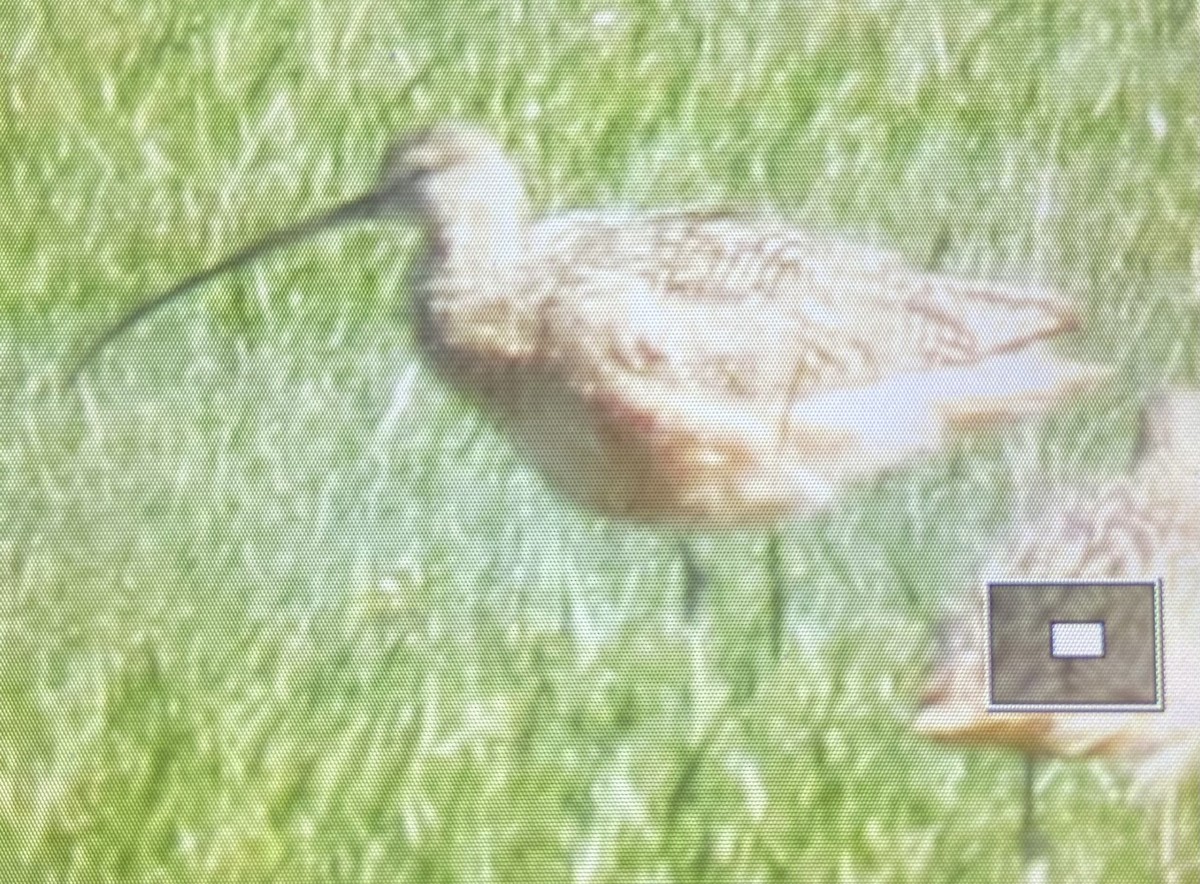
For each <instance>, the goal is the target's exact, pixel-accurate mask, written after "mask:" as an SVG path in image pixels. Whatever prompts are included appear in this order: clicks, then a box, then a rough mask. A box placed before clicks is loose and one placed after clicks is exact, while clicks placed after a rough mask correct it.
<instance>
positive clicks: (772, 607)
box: [767, 528, 785, 661]
mask: <svg viewBox="0 0 1200 884" xmlns="http://www.w3.org/2000/svg"><path fill="white" fill-rule="evenodd" d="M779 543H780V541H779V529H778V528H772V529H771V536H770V538H769V539H768V540H767V584H768V587H769V591H770V597H769V598H768V600H767V605H768V617H769V618H770V625H769V629H770V641H771V660H772V661H775V660H778V659H779V649H780V646H781V644H782V642H783V609H784V602H785V598H784V596H785V591H784V590H785V587H784V582H783V559H782V557H781V555H780V549H779Z"/></svg>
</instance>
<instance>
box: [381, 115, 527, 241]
mask: <svg viewBox="0 0 1200 884" xmlns="http://www.w3.org/2000/svg"><path fill="white" fill-rule="evenodd" d="M375 193H376V196H377V199H378V203H377V206H378V209H377V211H378V212H379V214H396V215H405V216H412V215H416V216H417V217H419V218H422V219H424V220H428V221H430V222H431V223H453V224H461V223H469V222H472V221H474V222H477V223H485V224H496V223H502V222H503V219H504V218H506V217H508V218H511V219H513V220H514V221H519V220H520V219H521V217H522V216H523V214H524V211H525V188H524V185H523V183H522V181H521V176H520V174H519V173H518V172H517V170H516V169H515V168H514V166H513V164H512V163H511V162H510V161H509V159H508V157H507V156H505V153H504V150H503V148H502V147H501V146H500V144H499V143H498V142H497V141H496V140H495V139H494V138H492V137H491V136H490V135H488V134H487V133H485V132H483V131H481V130H479V129H476V128H475V127H473V126H469V125H466V124H462V123H447V124H441V125H438V126H434V127H432V128H430V129H427V130H425V131H423V132H420V133H418V134H416V135H414V136H411V137H409V138H406V139H404V140H402V141H399V142H397V143H396V144H395V145H393V146H392V148H391V149H390V150H389V151H388V152H387V154H386V155H385V157H384V159H383V163H382V165H381V168H380V173H379V183H378V185H377V187H376V191H375Z"/></svg>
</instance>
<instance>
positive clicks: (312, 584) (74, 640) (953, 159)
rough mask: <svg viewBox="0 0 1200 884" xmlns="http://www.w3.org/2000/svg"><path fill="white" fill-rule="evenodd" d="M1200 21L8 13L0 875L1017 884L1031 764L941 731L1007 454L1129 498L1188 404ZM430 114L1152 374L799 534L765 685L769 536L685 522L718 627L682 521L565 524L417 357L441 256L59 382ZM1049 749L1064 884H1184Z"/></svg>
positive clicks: (788, 550) (1010, 461)
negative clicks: (655, 527) (925, 716)
mask: <svg viewBox="0 0 1200 884" xmlns="http://www.w3.org/2000/svg"><path fill="white" fill-rule="evenodd" d="M1198 36H1200V33H1198V30H1197V19H1196V11H1195V8H1194V5H1193V4H1192V3H1191V2H1181V0H1159V2H1115V0H1070V2H1067V0H1063V2H1057V3H1056V2H1043V3H1038V4H1033V3H1029V4H1024V3H1019V2H1010V3H1007V4H1002V3H983V2H971V3H961V4H946V5H945V6H933V5H930V4H908V3H899V2H896V3H888V2H874V3H862V4H846V3H839V2H833V0H822V2H818V3H815V4H805V3H799V2H777V3H773V4H771V3H766V2H742V3H734V2H690V3H683V2H670V0H665V2H659V3H650V2H646V3H626V4H619V3H599V2H594V3H589V2H562V3H549V2H530V3H516V2H513V3H478V2H471V3H467V2H462V0H459V2H441V0H438V2H434V0H428V2H414V3H400V2H392V3H382V2H333V3H306V2H296V0H272V2H261V0H251V2H249V3H245V2H232V0H228V2H213V3H198V2H188V3H164V2H152V3H132V2H115V0H114V2H106V3H81V2H77V0H68V2H65V3H34V2H26V0H17V2H14V3H11V4H9V5H8V7H7V8H6V11H4V12H0V47H3V54H2V56H3V65H4V73H3V79H2V80H0V83H2V84H3V87H4V88H3V89H0V243H3V246H2V247H0V867H2V868H3V869H4V870H5V875H6V876H8V877H9V878H10V879H11V880H22V881H109V880H130V881H165V880H170V881H189V880H195V881H200V880H214V881H215V880H220V881H265V880H287V881H397V880H412V881H487V880H502V881H527V880H578V881H701V880H703V881H722V880H729V881H784V880H795V881H831V882H832V881H921V882H941V881H946V882H949V881H998V882H1007V881H1013V880H1016V879H1017V878H1018V877H1019V875H1020V862H1021V860H1020V855H1019V846H1018V841H1017V830H1018V826H1019V821H1020V806H1019V801H1018V798H1019V795H1020V789H1021V766H1020V762H1019V760H1018V759H1017V758H1015V757H1012V756H1010V755H1007V754H1004V753H1002V752H999V751H996V752H987V751H979V752H976V753H965V752H960V751H956V750H949V749H944V748H939V747H934V746H930V745H927V744H925V743H923V742H920V741H917V740H915V739H914V738H912V737H911V736H910V734H909V732H908V731H907V729H906V728H907V722H908V720H909V718H910V717H911V715H912V713H913V710H914V708H915V704H916V700H917V696H918V692H919V687H920V683H921V677H922V674H923V672H924V667H925V664H926V662H927V660H928V657H929V654H930V653H931V650H932V631H931V628H932V623H933V621H934V618H935V615H936V612H937V609H938V606H939V604H940V601H941V599H942V598H943V596H944V594H945V593H948V592H952V591H954V590H955V589H956V587H960V586H963V585H964V584H965V583H966V582H967V581H969V580H971V579H973V576H972V575H973V568H974V567H975V566H976V565H977V563H978V560H979V558H980V556H981V555H982V554H983V552H984V551H986V549H987V548H988V545H989V544H990V543H993V542H994V538H995V537H996V536H997V534H998V532H999V531H1001V530H1002V529H1003V527H1004V525H1005V524H1006V522H1007V519H1008V518H1009V515H1010V513H1011V504H1012V499H1013V495H1014V493H1016V492H1017V486H1016V485H1015V477H1017V476H1018V475H1027V474H1029V473H1041V474H1044V475H1047V476H1060V475H1097V474H1104V473H1109V472H1113V471H1116V470H1119V469H1122V468H1123V467H1124V465H1125V463H1126V461H1127V459H1128V456H1129V453H1130V451H1131V447H1132V444H1133V440H1134V434H1135V415H1136V407H1137V402H1138V400H1139V397H1140V395H1141V392H1142V391H1143V390H1145V389H1148V388H1149V387H1151V386H1153V385H1154V384H1156V383H1159V382H1161V381H1164V380H1177V381H1183V382H1195V381H1196V379H1197V377H1196V375H1197V366H1196V355H1195V354H1196V353H1197V349H1198V348H1200V340H1198V339H1197V336H1198V333H1197V327H1198V322H1197V299H1196V292H1197V286H1196V271H1197V265H1196V255H1197V251H1196V247H1197V221H1198V217H1200V203H1198V196H1200V188H1198V180H1197V171H1196V170H1197V169H1198V168H1200V156H1198V154H1200V151H1198V149H1197V146H1198V140H1197V136H1198V133H1200V121H1198V113H1197V105H1196V98H1195V91H1194V90H1195V83H1196V82H1197V76H1198V75H1200V65H1198V63H1197V62H1198V61H1200V55H1198V52H1197V49H1198V45H1197V43H1198V40H1197V38H1198ZM448 117H465V118H469V119H473V120H476V121H478V122H480V123H481V124H483V125H484V126H485V127H486V128H488V129H489V130H491V131H493V132H494V133H496V134H497V135H498V136H499V137H501V138H502V139H503V140H504V141H505V143H506V144H507V145H508V147H509V148H510V149H511V150H512V152H513V154H514V156H515V157H517V158H518V160H519V162H520V164H521V166H522V167H523V168H524V169H525V170H526V172H527V176H528V181H529V185H530V189H531V192H532V194H533V197H534V200H535V201H536V203H537V204H538V206H539V207H540V208H542V209H543V210H546V211H551V210H556V209H562V208H566V207H570V206H584V205H593V204H607V203H613V202H625V203H636V204H645V205H661V204H664V203H673V202H678V201H694V202H700V203H706V202H711V203H716V202H723V203H724V202H734V203H742V202H744V203H768V204H771V205H774V206H776V207H777V208H778V209H779V210H780V211H781V212H784V213H786V214H788V215H789V216H791V217H795V218H796V219H798V220H800V221H803V222H804V223H806V224H808V225H810V226H815V227H820V228H825V229H830V230H835V231H837V232H838V233H839V234H841V235H844V236H848V237H857V238H859V239H861V240H863V241H867V242H872V243H875V244H880V245H885V246H887V247H889V248H892V249H896V250H898V251H900V252H902V253H904V254H905V255H907V256H908V257H909V259H910V260H912V261H914V262H916V263H923V264H926V265H927V266H931V267H937V268H939V269H943V270H945V271H948V272H954V273H961V274H965V275H975V276H980V277H987V278H995V279H1009V280H1038V281H1042V282H1047V283H1050V284H1053V285H1055V286H1056V287H1058V288H1060V289H1061V290H1063V291H1064V292H1065V293H1066V294H1067V295H1068V296H1070V297H1072V298H1074V299H1076V300H1077V301H1078V302H1079V303H1080V304H1081V305H1082V306H1083V308H1084V312H1085V315H1086V319H1087V324H1086V329H1085V331H1084V332H1083V333H1082V334H1081V335H1080V336H1079V337H1078V339H1077V340H1076V341H1074V342H1072V346H1073V347H1074V348H1075V350H1076V351H1077V353H1078V355H1080V356H1082V357H1085V358H1094V359H1102V360H1104V361H1106V362H1116V363H1117V364H1119V365H1120V366H1121V370H1122V374H1121V378H1122V385H1120V389H1117V390H1115V391H1114V392H1113V395H1111V396H1109V397H1106V398H1104V399H1099V398H1098V399H1096V400H1094V401H1088V402H1082V403H1079V404H1078V405H1076V406H1070V407H1067V408H1064V409H1061V410H1060V411H1058V412H1056V413H1055V414H1054V415H1052V416H1051V417H1050V418H1049V419H1047V420H1046V421H1045V422H1043V423H1041V424H1039V425H1037V426H1032V427H1028V428H1025V429H1023V430H1014V431H1012V432H1010V433H1008V434H1005V435H1003V436H981V437H976V438H970V439H966V440H964V441H963V442H962V443H961V444H960V445H959V446H958V447H956V448H955V449H954V450H953V451H950V452H948V453H946V454H945V455H944V456H941V457H937V458H931V459H929V460H927V461H925V462H923V463H921V464H918V465H915V466H914V467H913V468H912V469H911V470H906V471H904V472H903V473H901V474H898V475H896V476H892V477H889V478H887V479H885V480H884V481H882V482H880V483H878V484H877V485H873V486H870V487H866V488H863V489H860V490H859V491H858V492H856V493H855V494H853V495H851V497H850V498H849V499H848V500H847V501H846V502H845V503H844V505H842V506H840V507H838V508H837V509H836V510H835V511H833V512H831V513H829V514H827V515H824V516H821V517H818V518H815V519H808V520H803V521H798V522H796V523H794V524H791V525H788V526H786V530H785V532H784V542H783V547H782V557H783V562H784V566H785V569H786V573H787V576H788V582H789V589H790V591H789V595H788V599H787V609H786V637H785V642H784V651H783V655H782V659H781V660H780V661H779V663H778V664H774V663H771V662H770V661H769V653H768V647H769V629H768V619H767V600H768V594H769V586H768V581H767V578H766V575H765V573H764V566H765V561H766V555H767V538H766V537H764V536H760V535H759V534H757V533H754V532H744V533H740V534H733V535H717V536H711V537H701V538H698V539H697V549H698V556H699V558H700V559H701V560H702V561H703V562H704V564H705V567H706V568H707V569H708V571H709V583H710V587H709V596H708V599H707V602H706V604H707V611H708V619H707V620H706V621H704V624H703V625H702V626H701V627H700V631H699V632H698V633H692V632H690V631H688V630H685V629H683V628H682V627H681V626H680V625H679V624H678V623H677V617H676V612H677V611H678V602H679V599H680V597H681V596H682V594H683V592H684V586H683V573H682V566H681V563H680V561H679V558H678V555H677V553H676V549H675V546H674V543H673V541H672V539H671V538H669V537H665V536H663V535H662V534H660V533H657V532H654V531H651V530H648V529H641V528H637V527H634V526H629V525H623V524H615V523H611V522H608V521H605V520H603V519H599V518H596V517H594V516H591V515H589V514H587V513H584V512H580V511H578V510H576V509H574V508H572V507H571V506H570V505H569V504H566V503H564V502H562V501H561V500H559V499H558V498H557V497H555V496H554V494H553V493H552V492H551V491H549V490H547V489H546V488H545V487H544V486H543V484H542V483H541V480H540V479H539V477H538V476H537V475H536V474H535V473H533V472H531V471H530V470H529V468H528V467H527V466H526V464H525V463H524V460H523V459H522V457H521V456H520V453H519V452H517V451H514V450H513V449H512V448H511V447H510V446H509V445H508V443H507V441H506V440H505V439H504V438H502V437H500V436H498V435H497V434H496V433H495V431H494V430H493V429H492V428H491V427H489V426H488V425H486V424H485V423H483V422H482V421H481V419H480V418H479V416H478V415H476V414H475V413H474V412H472V411H471V410H470V409H469V408H468V407H467V406H466V405H465V403H464V401H463V400H462V399H461V398H460V397H458V396H457V395H456V393H455V392H454V391H452V390H448V389H446V388H444V387H443V386H442V385H441V384H440V383H439V381H438V380H437V379H436V378H435V377H434V376H432V374H430V373H429V372H427V371H426V370H425V369H424V368H423V367H422V366H421V364H420V363H419V361H418V358H417V352H416V349H415V346H414V341H413V337H412V328H411V324H410V322H409V318H408V315H407V311H406V297H405V295H406V293H405V287H404V281H403V280H404V276H403V274H404V269H405V266H406V262H407V261H408V259H409V257H410V256H411V254H412V249H413V246H414V237H413V232H412V231H411V230H409V229H407V228H404V227H399V226H398V227H396V228H392V229H389V228H386V227H383V226H374V227H362V228H357V229H355V230H353V231H346V232H344V233H338V234H331V235H329V236H327V237H324V238H322V239H320V240H318V241H314V242H312V243H310V244H306V245H303V246H298V247H295V248H293V249H290V250H288V251H287V252H286V253H281V254H279V255H276V256H273V257H272V258H271V259H269V260H267V261H265V262H264V263H262V264H261V265H260V266H258V267H256V268H253V269H247V270H245V271H244V272H240V273H238V274H234V275H232V276H231V277H230V278H228V279H227V280H223V281H221V282H219V283H216V284H214V285H212V286H210V287H209V288H208V289H207V290H206V291H205V292H204V293H203V294H201V295H199V296H197V298H196V299H195V300H193V301H191V302H189V303H188V304H186V305H183V304H181V305H179V306H177V307H174V308H172V309H171V310H170V311H169V312H167V313H164V314H162V315H161V316H159V317H157V318H156V319H155V320H154V321H153V322H148V323H146V325H145V326H143V327H142V328H141V329H139V330H138V332H137V333H134V334H132V335H131V336H130V337H129V338H128V339H125V340H123V341H122V342H121V343H120V345H119V346H116V347H114V348H113V349H112V350H111V351H110V352H108V353H107V354H106V355H105V357H104V358H103V360H102V362H101V364H100V365H99V366H98V367H97V369H96V370H94V371H92V372H91V373H90V374H89V375H88V376H87V378H86V379H85V381H84V383H83V386H82V388H81V389H80V390H78V391H74V390H63V389H60V388H59V387H58V386H57V385H56V383H55V379H56V377H57V375H56V372H57V371H59V369H60V367H61V366H62V365H63V364H64V363H65V360H66V358H67V356H68V355H69V354H70V353H71V352H72V349H73V348H74V347H76V346H77V345H78V344H79V343H80V341H81V340H83V339H85V338H87V337H89V336H90V335H92V334H94V333H95V331H96V330H97V329H98V328H99V327H101V326H102V325H103V324H105V323H106V322H108V321H110V320H111V319H112V318H114V317H115V316H117V315H119V314H120V313H121V312H122V311H123V310H126V309H128V308H129V307H130V306H131V305H133V304H135V303H137V302H139V301H140V300H141V299H143V298H144V297H146V296H147V295H148V294H150V293H151V292H153V291H155V290H157V289H159V288H161V287H162V286H164V285H165V284H167V283H169V282H172V281H174V280H176V279H178V278H180V277H182V276H184V275H186V274H188V273H190V272H193V271H195V270H196V269H198V268H200V267H201V266H203V265H205V264H207V263H209V262H211V261H212V260H214V259H215V258H217V257H219V256H221V255H223V254H225V253H227V252H229V251H231V250H232V249H234V248H236V247H237V246H239V245H241V244H244V243H245V242H247V241H248V240H250V239H251V238H253V237H254V236H255V235H256V234H259V233H262V232H265V231H266V230H268V229H271V228H273V227H276V226H278V225H280V224H282V223H284V222H285V221H291V220H296V219H298V218H300V217H301V216H304V215H306V214H309V213H312V212H314V211H316V210H318V209H320V208H324V207H326V206H329V205H331V204H333V203H334V202H336V201H337V200H339V199H342V198H346V197H349V196H351V195H353V194H356V193H357V192H359V191H361V190H362V189H363V188H365V187H366V186H368V184H369V182H370V181H371V179H372V176H373V174H374V168H375V163H376V162H377V160H378V157H379V155H380V154H381V152H382V150H383V149H384V147H385V145H386V144H387V142H388V141H389V140H390V139H391V138H392V137H393V135H394V134H395V133H403V132H408V131H411V130H413V129H415V128H416V127H418V126H420V125H423V124H426V123H428V122H432V121H434V120H439V119H444V118H448ZM1047 771H1048V772H1047V773H1046V774H1045V777H1044V781H1043V783H1042V787H1043V789H1042V793H1043V799H1042V804H1041V809H1040V813H1041V819H1042V822H1043V824H1044V827H1045V828H1046V830H1047V832H1048V833H1049V834H1050V835H1051V838H1052V842H1053V844H1054V845H1055V846H1054V851H1055V853H1054V862H1055V866H1054V876H1053V879H1054V880H1056V881H1074V880H1079V881H1093V880H1104V881H1120V882H1143V881H1155V880H1160V878H1161V872H1160V870H1159V869H1158V867H1157V865H1156V863H1157V852H1156V840H1155V838H1156V835H1155V832H1154V830H1153V827H1152V826H1151V825H1150V824H1149V822H1148V821H1147V819H1146V817H1145V814H1144V813H1143V812H1142V810H1141V809H1140V808H1138V807H1137V806H1136V805H1132V804H1130V803H1129V802H1128V801H1126V800H1125V799H1124V798H1123V792H1122V790H1121V788H1120V783H1119V781H1114V780H1113V779H1112V776H1113V772H1112V771H1111V770H1110V769H1109V768H1107V767H1105V766H1104V765H1103V764H1058V765H1050V766H1048V768H1047ZM1114 783H1115V785H1114ZM1188 794H1190V795H1191V798H1192V799H1193V800H1194V799H1195V794H1194V790H1193V791H1192V792H1191V793H1188ZM1196 817H1197V814H1196V813H1195V812H1194V811H1193V812H1191V813H1185V814H1184V815H1183V822H1184V823H1187V824H1188V825H1190V826H1192V827H1193V828H1192V829H1191V830H1190V831H1191V833H1192V835H1193V836H1194V835H1195V834H1196V833H1195V831H1194V826H1195V823H1196Z"/></svg>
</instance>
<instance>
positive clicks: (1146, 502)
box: [913, 388, 1200, 882]
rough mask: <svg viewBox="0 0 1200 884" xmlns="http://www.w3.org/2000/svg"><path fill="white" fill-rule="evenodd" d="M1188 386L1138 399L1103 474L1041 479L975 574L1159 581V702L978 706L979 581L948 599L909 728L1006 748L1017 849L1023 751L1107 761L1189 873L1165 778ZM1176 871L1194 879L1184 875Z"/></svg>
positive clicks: (983, 665) (1180, 706)
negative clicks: (1117, 462)
mask: <svg viewBox="0 0 1200 884" xmlns="http://www.w3.org/2000/svg"><path fill="white" fill-rule="evenodd" d="M1198 438H1200V391H1196V390H1188V389H1178V388H1177V389H1170V390H1167V391H1164V392H1160V393H1158V394H1156V395H1155V396H1153V397H1152V398H1151V400H1150V401H1149V403H1148V404H1147V405H1146V406H1145V408H1144V410H1143V418H1142V433H1141V438H1140V440H1139V453H1138V457H1137V462H1136V466H1135V467H1134V469H1133V470H1132V472H1131V474H1129V475H1126V476H1120V477H1117V478H1115V479H1111V480H1108V481H1103V482H1091V483H1082V484H1072V485H1065V486H1061V487H1054V488H1050V489H1049V490H1046V489H1041V490H1039V491H1037V492H1035V493H1031V494H1030V495H1029V502H1028V503H1027V504H1026V505H1025V509H1027V510H1029V512H1026V513H1024V514H1022V515H1021V516H1020V517H1019V519H1018V521H1017V525H1016V526H1015V527H1014V528H1013V529H1012V531H1011V532H1010V536H1009V537H1008V538H1007V539H1006V540H1004V541H1002V542H1001V543H1000V544H999V549H998V551H997V552H995V553H994V554H992V555H991V557H990V561H988V562H987V564H986V566H985V568H984V572H985V573H986V574H997V575H1006V576H1008V575H1026V576H1029V577H1031V578H1036V579H1047V580H1055V581H1058V580H1071V581H1085V582H1086V581H1097V582H1099V581H1114V580H1116V581H1121V580H1131V581H1147V580H1150V581H1153V580H1160V581H1161V588H1160V590H1159V591H1160V593H1161V600H1160V604H1161V628H1162V639H1161V641H1162V645H1161V655H1162V657H1161V675H1162V684H1163V696H1162V708H1161V710H1147V711H1132V710H1130V711H1113V710H1108V711H1069V712H1068V711H1060V710H1053V711H1029V710H1023V711H1022V710H1017V711H1008V710H1004V711H992V712H989V701H990V698H989V675H988V666H989V663H988V656H989V653H990V650H989V628H990V625H989V617H988V614H987V611H988V595H987V590H986V588H985V586H984V584H983V583H982V582H981V583H980V584H979V585H978V586H976V587H972V588H971V589H970V590H968V591H965V592H962V593H959V594H956V595H954V596H952V598H951V600H950V601H949V602H948V603H947V605H946V610H945V612H944V614H943V619H942V621H941V623H940V626H939V632H940V635H939V640H938V643H937V644H938V654H937V656H936V658H935V662H934V665H933V667H932V670H931V672H930V674H929V678H928V681H927V682H926V685H925V688H924V695H923V697H922V699H921V703H920V708H919V710H918V712H917V714H916V716H915V718H914V721H913V725H914V727H915V729H916V731H917V732H918V733H920V734H923V735H924V736H926V737H928V738H930V739H933V740H936V741H939V742H942V743H945V744H949V745H957V746H976V747H978V746H993V747H1006V748H1009V749H1014V750H1017V751H1018V752H1019V753H1021V754H1022V755H1023V756H1024V758H1025V761H1026V791H1025V796H1026V807H1025V814H1026V815H1025V822H1024V825H1025V828H1026V831H1025V833H1024V835H1025V838H1026V842H1027V845H1026V846H1027V855H1026V858H1027V860H1029V859H1031V858H1033V859H1037V860H1039V861H1044V858H1038V857H1036V856H1035V854H1036V853H1037V852H1039V851H1040V848H1038V847H1032V846H1031V844H1035V843H1036V841H1037V835H1036V832H1035V827H1034V825H1033V807H1032V802H1033V782H1032V772H1033V762H1034V761H1035V760H1038V759H1045V758H1109V759H1113V760H1115V761H1116V762H1117V763H1119V764H1121V765H1123V766H1124V767H1125V768H1126V769H1127V770H1128V771H1129V773H1130V774H1131V782H1132V792H1131V794H1132V795H1133V796H1134V797H1135V798H1138V799H1148V798H1151V797H1154V796H1159V797H1161V798H1162V804H1161V829H1160V832H1161V845H1160V861H1161V863H1162V866H1163V868H1164V870H1165V873H1166V875H1167V880H1169V881H1171V882H1176V881H1181V880H1184V876H1185V875H1186V874H1191V875H1195V874H1196V873H1197V872H1200V864H1197V860H1196V859H1193V860H1192V861H1191V862H1192V863H1193V864H1192V865H1191V867H1190V869H1189V868H1187V867H1185V866H1184V865H1183V862H1184V861H1181V860H1179V859H1178V851H1177V849H1176V846H1177V845H1176V844H1175V843H1174V826H1173V824H1172V823H1173V820H1174V817H1175V804H1174V802H1175V800H1176V797H1177V795H1178V794H1179V784H1180V783H1185V784H1186V783H1187V782H1189V781H1190V779H1191V778H1194V777H1195V776H1196V775H1197V774H1198V773H1200V727H1198V726H1197V725H1198V723H1200V679H1197V678H1196V676H1195V673H1196V671H1197V668H1198V667H1200V446H1198V445H1197V444H1196V440H1197V439H1198ZM1187 880H1194V878H1189V879H1187Z"/></svg>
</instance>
